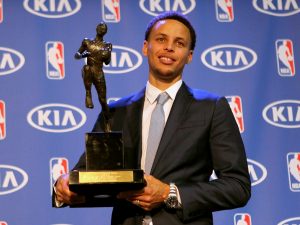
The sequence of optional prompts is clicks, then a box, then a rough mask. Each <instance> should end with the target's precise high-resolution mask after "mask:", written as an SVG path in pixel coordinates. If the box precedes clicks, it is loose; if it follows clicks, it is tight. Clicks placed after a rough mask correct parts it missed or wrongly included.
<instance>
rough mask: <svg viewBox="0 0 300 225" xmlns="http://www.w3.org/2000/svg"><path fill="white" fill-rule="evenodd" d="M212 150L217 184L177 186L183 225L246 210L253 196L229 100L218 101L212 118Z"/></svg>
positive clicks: (214, 181)
mask: <svg viewBox="0 0 300 225" xmlns="http://www.w3.org/2000/svg"><path fill="white" fill-rule="evenodd" d="M208 146H209V148H208V149H207V151H210V155H211V157H210V158H211V164H212V165H211V166H212V169H213V170H214V171H215V173H216V175H217V177H218V178H217V179H215V180H207V181H195V182H190V183H184V184H181V185H179V186H178V188H179V191H180V196H181V200H182V205H183V208H182V210H181V211H180V212H179V216H180V217H181V219H182V220H183V221H189V220H193V219H195V218H197V217H200V216H203V215H205V214H209V213H210V212H213V211H218V210H224V209H232V208H237V207H242V206H244V205H245V204H246V203H247V202H248V200H249V198H250V195H251V182H250V178H249V172H248V165H247V158H246V154H245V149H244V145H243V141H242V138H241V135H240V132H239V129H238V126H237V124H236V121H235V119H234V117H233V114H232V112H231V109H230V107H229V104H228V102H227V100H226V99H225V98H224V97H223V98H220V99H218V100H217V101H216V103H215V106H214V108H213V110H212V116H211V118H210V129H209V144H208Z"/></svg>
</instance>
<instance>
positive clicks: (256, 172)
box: [247, 159, 267, 186]
mask: <svg viewBox="0 0 300 225" xmlns="http://www.w3.org/2000/svg"><path fill="white" fill-rule="evenodd" d="M247 162H248V171H249V174H250V179H251V185H252V186H255V185H258V184H260V183H261V182H263V181H264V180H265V179H266V177H267V169H266V168H265V167H264V166H263V165H262V164H260V163H258V162H256V161H254V160H252V159H247Z"/></svg>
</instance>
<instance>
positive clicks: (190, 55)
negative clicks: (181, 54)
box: [186, 50, 194, 64]
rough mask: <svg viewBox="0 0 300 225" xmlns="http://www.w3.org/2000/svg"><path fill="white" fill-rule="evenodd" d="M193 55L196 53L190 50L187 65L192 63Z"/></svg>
mask: <svg viewBox="0 0 300 225" xmlns="http://www.w3.org/2000/svg"><path fill="white" fill-rule="evenodd" d="M193 53H194V51H193V50H190V53H189V56H188V58H187V60H186V64H189V63H190V62H191V61H192V59H193Z"/></svg>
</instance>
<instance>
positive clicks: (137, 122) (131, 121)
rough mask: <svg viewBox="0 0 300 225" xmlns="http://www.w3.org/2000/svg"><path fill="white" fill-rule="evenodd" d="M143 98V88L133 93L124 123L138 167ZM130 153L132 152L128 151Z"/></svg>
mask: <svg viewBox="0 0 300 225" xmlns="http://www.w3.org/2000/svg"><path fill="white" fill-rule="evenodd" d="M144 99H145V88H144V89H143V90H141V91H140V92H138V93H137V94H136V95H134V96H133V97H132V98H131V100H130V102H129V106H128V107H127V115H126V124H127V127H128V133H129V135H128V137H129V138H130V143H132V145H133V148H134V149H135V150H136V151H135V155H136V156H137V159H135V161H136V160H137V167H138V168H139V167H140V159H141V154H142V112H143V106H144ZM128 154H132V153H128Z"/></svg>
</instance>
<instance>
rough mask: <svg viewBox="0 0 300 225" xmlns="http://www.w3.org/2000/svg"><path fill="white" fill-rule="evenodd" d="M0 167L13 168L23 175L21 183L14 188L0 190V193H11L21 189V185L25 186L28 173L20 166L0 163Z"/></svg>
mask: <svg viewBox="0 0 300 225" xmlns="http://www.w3.org/2000/svg"><path fill="white" fill-rule="evenodd" d="M1 168H4V169H11V170H13V171H17V172H19V173H20V174H21V175H22V177H23V181H22V183H21V184H20V185H18V187H16V188H13V189H11V190H8V191H0V195H6V194H11V193H13V192H16V191H19V190H20V189H22V188H23V187H25V186H26V184H27V183H28V180H29V179H28V174H27V173H26V172H25V171H24V170H22V169H21V168H19V167H16V166H11V165H3V164H0V169H1Z"/></svg>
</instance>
